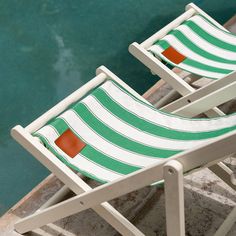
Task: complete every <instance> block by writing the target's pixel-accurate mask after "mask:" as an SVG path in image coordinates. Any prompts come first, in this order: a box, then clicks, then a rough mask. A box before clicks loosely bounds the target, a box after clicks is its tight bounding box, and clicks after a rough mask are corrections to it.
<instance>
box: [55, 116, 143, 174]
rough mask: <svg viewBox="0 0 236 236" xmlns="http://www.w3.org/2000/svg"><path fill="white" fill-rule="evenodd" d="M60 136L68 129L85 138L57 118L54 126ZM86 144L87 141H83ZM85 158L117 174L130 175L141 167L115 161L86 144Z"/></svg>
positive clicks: (83, 152)
mask: <svg viewBox="0 0 236 236" xmlns="http://www.w3.org/2000/svg"><path fill="white" fill-rule="evenodd" d="M51 126H53V127H54V128H55V129H56V130H57V132H58V133H59V135H61V134H62V133H63V132H65V131H66V130H67V129H68V128H70V129H71V130H72V131H73V132H74V133H75V134H76V135H77V136H78V137H79V138H80V139H81V140H83V138H82V137H81V136H80V135H79V133H78V132H77V131H76V130H74V129H72V127H71V126H69V125H68V124H67V123H66V122H65V121H64V120H63V119H61V118H57V119H56V120H55V121H54V122H53V123H52V124H51ZM83 141H84V142H85V143H86V141H85V140H83ZM80 153H81V154H82V155H83V156H84V157H86V158H87V159H89V160H91V161H93V162H95V163H97V164H99V165H100V166H103V167H105V168H107V169H110V170H112V171H114V172H117V173H119V174H123V175H126V174H129V173H132V172H134V171H136V170H139V169H140V167H137V166H133V165H130V164H127V163H123V162H121V161H118V160H115V159H113V158H111V157H108V156H107V155H106V154H104V153H102V152H100V151H98V150H96V149H95V148H93V147H92V146H91V145H90V144H88V143H86V146H85V147H84V148H83V149H82V150H81V152H80Z"/></svg>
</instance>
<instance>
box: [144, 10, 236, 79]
mask: <svg viewBox="0 0 236 236" xmlns="http://www.w3.org/2000/svg"><path fill="white" fill-rule="evenodd" d="M170 46H172V47H173V48H174V49H175V50H176V51H178V52H179V53H181V54H182V55H184V56H185V57H186V58H185V60H183V61H182V62H181V63H179V64H175V63H173V62H172V61H170V60H169V59H168V58H166V57H165V56H164V55H163V54H162V52H163V51H164V50H166V49H167V48H168V47H170ZM148 50H149V51H150V52H152V53H153V54H154V56H157V57H160V58H161V59H163V60H164V61H166V62H167V63H169V64H171V65H172V66H175V67H179V68H181V69H183V70H185V71H189V72H191V73H194V74H197V75H201V76H203V77H207V78H212V79H219V78H222V77H225V76H226V75H227V74H229V73H231V72H233V71H235V70H236V35H234V34H232V33H230V32H227V31H224V30H222V29H220V28H218V27H217V26H215V25H214V24H212V23H211V22H209V21H208V20H207V19H206V18H205V17H203V16H201V15H199V14H198V15H195V16H193V17H191V18H190V19H188V20H187V21H185V22H183V23H182V24H181V25H180V26H178V27H177V28H175V29H174V30H172V31H170V32H169V33H168V34H167V35H166V36H165V37H163V38H162V39H161V40H158V41H157V42H156V43H155V44H154V45H152V46H151V47H150V48H149V49H148Z"/></svg>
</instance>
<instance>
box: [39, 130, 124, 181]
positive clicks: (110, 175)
mask: <svg viewBox="0 0 236 236" xmlns="http://www.w3.org/2000/svg"><path fill="white" fill-rule="evenodd" d="M37 133H38V134H41V135H42V136H44V137H46V138H47V140H48V141H49V144H50V146H52V147H53V148H54V149H55V150H56V151H57V152H58V153H59V155H61V156H63V157H64V158H65V159H66V160H67V161H68V162H69V163H71V164H72V165H74V166H76V167H78V168H79V169H81V170H82V171H85V172H87V173H89V174H92V175H94V176H95V177H97V178H99V179H101V180H104V181H112V180H115V179H118V178H120V177H122V176H123V175H121V174H118V173H115V172H113V171H110V170H108V169H106V168H102V167H101V166H99V165H98V164H95V163H93V162H92V161H90V160H87V159H86V158H85V157H84V156H83V155H81V154H77V155H76V156H75V157H74V158H71V157H69V156H68V155H67V154H66V153H65V152H63V151H62V150H61V149H60V148H59V147H58V146H57V145H56V144H55V140H56V139H57V138H58V137H59V135H58V134H57V133H56V131H55V129H53V127H51V126H48V125H47V126H44V127H43V128H42V129H40V130H39V131H37Z"/></svg>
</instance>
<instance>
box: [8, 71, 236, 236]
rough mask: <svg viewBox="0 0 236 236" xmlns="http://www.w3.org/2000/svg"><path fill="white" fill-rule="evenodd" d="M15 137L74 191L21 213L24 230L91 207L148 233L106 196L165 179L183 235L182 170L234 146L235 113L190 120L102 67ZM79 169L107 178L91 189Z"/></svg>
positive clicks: (174, 230) (172, 222) (169, 207)
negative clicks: (155, 104) (165, 109)
mask: <svg viewBox="0 0 236 236" xmlns="http://www.w3.org/2000/svg"><path fill="white" fill-rule="evenodd" d="M206 99H211V97H209V96H207V98H206ZM220 102H225V101H224V100H221V101H220ZM217 105H219V101H218V100H214V99H213V102H212V103H211V106H217ZM187 109H188V110H189V107H187ZM204 109H205V108H203V110H202V111H199V112H203V111H204ZM182 111H183V110H182ZM12 136H13V137H14V138H15V139H16V140H17V141H18V142H19V143H20V144H21V145H22V146H23V147H24V148H26V149H27V150H28V151H29V152H30V153H31V154H32V155H33V156H35V157H36V158H37V159H38V160H39V161H40V162H41V163H42V164H43V165H45V166H46V167H47V168H48V169H49V170H50V171H51V172H52V173H54V174H55V175H56V176H57V177H58V178H59V179H60V180H61V181H63V182H64V183H65V185H66V186H67V187H68V188H69V189H71V190H72V191H73V192H74V193H75V194H76V196H75V197H72V198H70V199H68V200H65V201H63V202H60V203H56V200H55V198H54V199H52V200H49V202H50V203H48V204H47V203H46V204H45V205H44V207H42V208H41V209H39V210H38V211H36V212H35V213H34V214H32V215H30V216H28V217H26V218H24V219H21V220H20V221H19V222H17V223H16V224H15V229H16V230H17V231H18V232H19V233H25V232H28V231H31V230H33V229H35V228H38V227H41V226H43V225H45V224H48V223H51V222H54V221H56V220H58V219H61V218H64V217H66V216H69V215H72V214H75V213H77V212H81V211H83V210H85V209H88V208H92V209H93V210H95V211H96V212H97V213H98V214H99V215H100V216H101V217H103V218H104V219H105V220H106V221H107V222H108V223H110V224H111V225H112V226H113V227H114V228H115V229H116V230H117V231H119V232H120V233H121V234H122V235H127V236H129V235H144V234H143V233H142V232H140V231H139V230H138V229H137V228H136V227H135V226H134V225H132V224H131V223H130V222H129V221H128V220H127V219H126V218H125V217H123V216H122V215H121V214H120V213H119V212H117V211H116V210H115V209H114V208H113V207H112V206H110V205H109V204H108V203H107V202H106V201H109V200H111V199H114V198H116V197H119V196H121V195H124V194H126V193H128V192H131V191H134V190H137V189H140V188H142V187H144V186H147V185H150V184H153V183H156V182H158V181H161V180H164V181H165V196H166V201H165V204H166V218H167V235H168V236H173V235H175V236H180V235H181V236H183V235H185V223H184V195H183V174H185V173H189V172H190V171H194V170H198V169H200V168H204V167H206V166H210V165H212V164H213V163H216V162H219V161H220V160H221V159H224V158H225V156H228V155H230V154H232V153H234V152H236V145H235V142H236V114H232V115H228V116H224V117H218V118H210V119H209V118H205V119H191V118H182V117H180V116H176V115H172V114H168V113H164V112H161V111H159V110H157V109H155V108H154V107H153V106H152V105H150V104H149V103H148V102H147V101H146V100H145V99H143V97H141V96H140V95H138V94H137V93H136V92H135V91H134V90H132V89H131V88H130V87H128V86H127V85H126V84H125V83H124V82H122V81H121V80H120V79H119V78H118V77H117V76H115V75H114V74H113V73H112V72H111V71H109V70H108V69H106V68H105V67H100V68H99V69H98V70H97V76H96V77H95V78H94V79H92V80H91V81H90V82H88V83H87V84H86V85H84V86H83V87H81V88H80V89H78V90H77V91H75V92H74V93H72V94H71V95H70V96H68V97H67V98H65V99H64V100H62V101H61V102H60V103H58V104H57V105H56V106H54V107H53V108H52V109H50V110H49V111H47V112H46V113H45V114H43V115H42V116H40V117H39V118H38V119H36V120H35V121H33V122H32V123H31V124H29V125H28V126H27V127H25V128H23V127H21V126H19V125H17V126H16V127H14V128H13V129H12ZM76 172H79V173H82V174H83V175H85V176H87V177H90V178H92V179H95V180H97V181H99V182H102V183H103V184H102V185H101V186H99V187H96V188H95V189H91V188H90V187H89V186H88V185H87V184H86V183H85V182H84V181H83V180H82V179H81V178H80V177H79V176H78V175H77V174H76ZM52 204H53V205H52Z"/></svg>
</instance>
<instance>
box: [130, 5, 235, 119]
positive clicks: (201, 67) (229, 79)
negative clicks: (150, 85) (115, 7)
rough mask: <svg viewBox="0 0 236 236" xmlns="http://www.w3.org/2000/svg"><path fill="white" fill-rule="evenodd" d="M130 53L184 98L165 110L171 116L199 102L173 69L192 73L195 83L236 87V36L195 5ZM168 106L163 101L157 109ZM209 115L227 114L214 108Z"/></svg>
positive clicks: (190, 6)
mask: <svg viewBox="0 0 236 236" xmlns="http://www.w3.org/2000/svg"><path fill="white" fill-rule="evenodd" d="M129 51H130V52H131V53H132V54H133V55H134V56H135V57H136V58H137V59H139V60H140V61H141V62H142V63H143V64H144V65H146V66H147V67H148V68H149V69H150V70H151V71H152V72H153V73H154V74H157V75H158V76H159V77H160V78H161V79H163V80H164V81H165V82H167V83H168V84H169V85H171V87H172V88H173V89H174V91H177V92H178V93H179V94H180V95H182V96H183V98H182V99H180V100H178V101H175V102H173V103H171V104H168V105H166V106H165V107H163V109H164V110H165V111H168V112H173V111H174V110H176V109H178V108H181V107H182V106H183V103H184V104H188V103H192V102H194V101H195V100H196V99H198V98H199V97H198V96H196V95H194V94H195V88H194V87H193V86H191V85H190V84H188V83H187V82H186V81H185V80H183V79H182V78H180V76H179V75H178V74H176V73H175V72H174V71H173V70H171V68H169V67H172V68H173V67H177V68H180V69H181V70H183V71H187V72H189V73H190V75H188V76H189V77H192V79H193V81H194V80H196V79H199V78H209V79H210V80H211V81H212V82H214V81H219V82H218V86H219V87H221V88H222V89H223V88H224V87H225V86H228V85H229V84H231V83H236V72H235V71H236V35H234V34H233V33H230V32H229V31H227V30H226V29H225V28H224V27H222V26H221V25H220V24H219V23H217V22H216V21H215V20H214V19H212V18H211V17H210V16H209V15H207V14H206V13H205V12H203V11H202V10H201V9H200V8H198V7H197V6H196V5H194V4H193V3H191V4H188V5H187V6H186V11H185V13H183V14H182V15H180V16H179V17H178V18H176V19H175V20H174V21H172V22H171V23H170V24H168V25H167V26H165V27H164V28H162V29H161V30H160V31H158V32H157V33H155V34H154V35H152V36H151V37H149V38H148V39H147V40H145V41H144V42H142V43H141V44H138V43H136V42H135V43H132V44H131V45H130V46H129ZM163 62H164V63H163ZM165 63H166V64H165ZM167 64H168V65H169V67H168V66H167ZM216 84H217V83H216ZM216 84H215V85H216ZM215 85H214V86H215ZM166 98H167V97H164V100H165V99H166ZM166 102H167V101H164V103H163V101H160V102H159V104H157V105H160V104H165V103H166ZM159 107H160V106H159ZM206 114H207V115H208V116H211V117H212V116H218V115H222V114H223V113H222V112H221V111H220V110H219V109H218V108H213V109H212V110H211V111H206Z"/></svg>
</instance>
